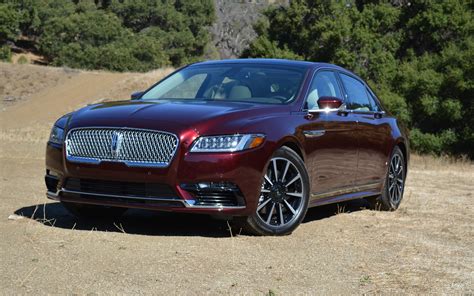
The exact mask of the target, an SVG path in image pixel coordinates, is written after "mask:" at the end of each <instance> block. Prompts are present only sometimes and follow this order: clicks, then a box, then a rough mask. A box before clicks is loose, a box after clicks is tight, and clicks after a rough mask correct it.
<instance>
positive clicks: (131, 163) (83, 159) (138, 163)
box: [64, 126, 180, 168]
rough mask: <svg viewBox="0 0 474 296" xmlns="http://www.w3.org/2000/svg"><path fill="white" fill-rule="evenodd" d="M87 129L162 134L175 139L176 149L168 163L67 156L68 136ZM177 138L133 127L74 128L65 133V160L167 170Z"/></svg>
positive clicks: (163, 132) (174, 135)
mask: <svg viewBox="0 0 474 296" xmlns="http://www.w3.org/2000/svg"><path fill="white" fill-rule="evenodd" d="M88 129H108V130H124V131H143V132H152V133H162V134H167V135H170V136H173V137H174V138H175V139H176V147H175V148H174V150H173V155H172V156H171V158H170V160H169V162H168V163H163V162H141V161H124V160H114V159H100V158H92V157H79V156H71V155H69V151H68V149H67V144H68V140H69V136H70V134H71V133H72V132H73V131H76V130H88ZM179 144H180V142H179V138H178V136H177V135H176V134H173V133H170V132H166V131H161V130H153V129H144V128H133V127H114V126H85V127H76V128H72V129H70V130H68V131H67V134H66V138H65V140H64V148H65V154H66V160H67V161H69V162H73V163H85V164H95V165H98V164H100V163H102V162H114V163H123V164H125V165H126V166H128V167H141V168H143V167H144V168H167V167H169V166H170V165H171V163H172V162H173V160H174V158H175V156H176V152H177V150H178V147H179Z"/></svg>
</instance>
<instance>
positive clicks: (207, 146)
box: [191, 134, 265, 152]
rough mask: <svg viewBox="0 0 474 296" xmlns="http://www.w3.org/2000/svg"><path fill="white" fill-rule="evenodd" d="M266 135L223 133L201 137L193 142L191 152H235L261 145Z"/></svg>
mask: <svg viewBox="0 0 474 296" xmlns="http://www.w3.org/2000/svg"><path fill="white" fill-rule="evenodd" d="M264 140H265V135H261V134H246V135H240V134H237V135H222V136H208V137H199V138H198V139H197V140H196V141H195V142H194V144H193V146H192V148H191V152H235V151H242V150H245V149H250V148H255V147H258V146H260V145H261V144H262V143H263V141H264Z"/></svg>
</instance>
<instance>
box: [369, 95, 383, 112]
mask: <svg viewBox="0 0 474 296" xmlns="http://www.w3.org/2000/svg"><path fill="white" fill-rule="evenodd" d="M367 93H368V94H369V99H370V104H371V105H372V107H373V111H376V112H379V111H381V109H380V107H379V104H378V103H377V99H376V98H375V96H374V94H373V93H372V92H371V91H370V90H368V89H367Z"/></svg>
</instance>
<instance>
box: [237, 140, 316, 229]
mask: <svg viewBox="0 0 474 296" xmlns="http://www.w3.org/2000/svg"><path fill="white" fill-rule="evenodd" d="M308 201H309V178H308V173H307V171H306V168H305V166H304V162H303V161H302V160H301V158H300V157H299V156H298V154H296V152H294V151H293V150H291V149H289V148H287V147H282V148H280V149H278V150H277V151H276V152H275V154H274V155H273V156H272V158H271V159H270V161H269V162H268V164H267V169H266V173H265V175H264V178H263V180H262V186H261V190H260V196H259V200H258V206H257V209H256V211H255V213H254V214H253V215H252V216H249V217H245V218H242V219H241V220H240V222H241V226H242V227H243V228H244V230H246V231H248V232H250V233H252V234H256V235H285V234H289V233H291V232H292V231H293V230H294V229H296V227H298V225H300V223H301V221H302V220H303V218H304V216H305V215H306V211H307V209H308Z"/></svg>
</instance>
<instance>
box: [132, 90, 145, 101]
mask: <svg viewBox="0 0 474 296" xmlns="http://www.w3.org/2000/svg"><path fill="white" fill-rule="evenodd" d="M143 93H144V92H143V91H137V92H134V93H132V94H131V95H130V98H131V99H132V100H138V99H139V98H141V97H142V95H143Z"/></svg>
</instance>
